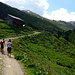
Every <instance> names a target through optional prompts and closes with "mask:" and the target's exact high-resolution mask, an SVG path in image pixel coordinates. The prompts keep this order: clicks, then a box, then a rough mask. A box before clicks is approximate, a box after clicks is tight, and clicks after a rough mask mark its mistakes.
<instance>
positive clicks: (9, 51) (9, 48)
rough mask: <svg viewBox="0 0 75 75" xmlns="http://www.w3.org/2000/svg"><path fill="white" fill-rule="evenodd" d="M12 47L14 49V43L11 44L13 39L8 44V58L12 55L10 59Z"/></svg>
mask: <svg viewBox="0 0 75 75" xmlns="http://www.w3.org/2000/svg"><path fill="white" fill-rule="evenodd" d="M11 47H12V43H11V39H9V41H8V43H7V52H8V56H9V54H10V56H9V57H11Z"/></svg>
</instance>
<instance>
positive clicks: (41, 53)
mask: <svg viewBox="0 0 75 75" xmlns="http://www.w3.org/2000/svg"><path fill="white" fill-rule="evenodd" d="M13 52H14V55H15V58H16V59H17V60H21V61H22V62H23V63H24V65H25V66H26V67H27V68H28V69H29V70H28V71H29V73H30V75H32V74H33V75H75V46H74V45H73V44H71V43H70V42H68V41H67V40H65V39H63V38H60V39H57V38H56V37H55V36H53V35H52V34H51V33H48V32H43V33H41V34H37V35H33V36H26V37H23V38H20V39H17V40H15V41H13Z"/></svg>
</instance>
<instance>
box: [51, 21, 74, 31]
mask: <svg viewBox="0 0 75 75" xmlns="http://www.w3.org/2000/svg"><path fill="white" fill-rule="evenodd" d="M50 22H51V23H53V24H54V25H56V26H57V27H59V28H61V29H63V30H65V31H68V30H71V29H74V28H75V26H74V24H71V23H70V22H65V21H55V20H52V21H50Z"/></svg>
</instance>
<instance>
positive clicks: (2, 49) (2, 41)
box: [0, 39, 5, 54]
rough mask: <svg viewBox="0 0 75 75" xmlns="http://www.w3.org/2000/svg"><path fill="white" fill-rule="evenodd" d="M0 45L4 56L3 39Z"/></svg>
mask: <svg viewBox="0 0 75 75" xmlns="http://www.w3.org/2000/svg"><path fill="white" fill-rule="evenodd" d="M0 44H1V52H2V54H4V44H5V40H4V39H3V40H2V41H1V42H0Z"/></svg>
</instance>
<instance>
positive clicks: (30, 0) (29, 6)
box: [0, 0, 49, 15]
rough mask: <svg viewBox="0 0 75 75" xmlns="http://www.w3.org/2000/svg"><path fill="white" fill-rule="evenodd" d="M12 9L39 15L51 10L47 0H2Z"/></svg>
mask: <svg viewBox="0 0 75 75" xmlns="http://www.w3.org/2000/svg"><path fill="white" fill-rule="evenodd" d="M0 1H1V2H4V3H6V4H8V5H10V6H12V7H15V8H18V9H22V10H31V11H33V12H35V13H37V14H39V15H43V13H44V12H45V11H46V10H47V9H48V8H49V4H48V2H47V0H0Z"/></svg>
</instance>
